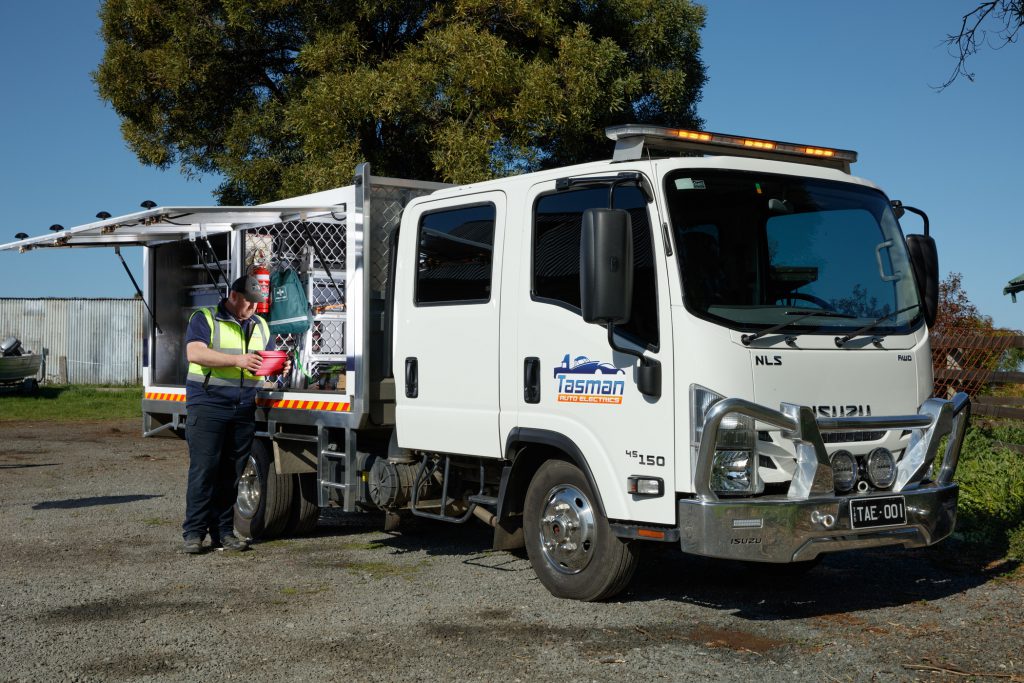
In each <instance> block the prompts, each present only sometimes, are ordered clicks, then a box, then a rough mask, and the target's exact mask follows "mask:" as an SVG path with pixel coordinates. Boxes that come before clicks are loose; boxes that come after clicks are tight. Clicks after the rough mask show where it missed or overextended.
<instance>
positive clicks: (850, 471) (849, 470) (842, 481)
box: [832, 451, 857, 493]
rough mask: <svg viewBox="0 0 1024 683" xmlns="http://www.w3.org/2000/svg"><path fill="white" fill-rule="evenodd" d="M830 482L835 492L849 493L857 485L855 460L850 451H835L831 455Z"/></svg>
mask: <svg viewBox="0 0 1024 683" xmlns="http://www.w3.org/2000/svg"><path fill="white" fill-rule="evenodd" d="M832 480H833V481H834V482H835V487H836V491H839V492H840V493H849V492H850V491H852V490H853V487H854V486H855V485H856V484H857V459H856V458H854V457H853V453H851V452H850V451H836V452H835V453H833V454H832Z"/></svg>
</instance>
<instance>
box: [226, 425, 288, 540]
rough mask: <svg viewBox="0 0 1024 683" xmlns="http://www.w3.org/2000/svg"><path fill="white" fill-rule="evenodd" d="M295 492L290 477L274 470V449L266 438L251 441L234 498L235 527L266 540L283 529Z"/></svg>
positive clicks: (244, 533) (243, 532) (253, 537)
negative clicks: (249, 452) (236, 495)
mask: <svg viewBox="0 0 1024 683" xmlns="http://www.w3.org/2000/svg"><path fill="white" fill-rule="evenodd" d="M294 495H295V482H294V476H293V475H291V474H278V473H277V471H276V470H275V469H274V450H273V447H272V446H271V444H270V442H269V441H268V440H267V439H256V440H254V441H253V444H252V454H251V455H250V456H249V459H248V462H247V463H246V465H245V469H244V470H243V471H242V478H241V479H240V480H239V482H238V498H237V499H236V500H235V530H236V531H238V533H239V534H240V535H242V536H244V537H245V538H252V539H255V540H269V539H272V538H277V537H278V536H280V535H281V533H282V532H283V531H284V530H285V526H286V525H287V524H288V517H289V514H290V513H291V508H292V500H293V498H294Z"/></svg>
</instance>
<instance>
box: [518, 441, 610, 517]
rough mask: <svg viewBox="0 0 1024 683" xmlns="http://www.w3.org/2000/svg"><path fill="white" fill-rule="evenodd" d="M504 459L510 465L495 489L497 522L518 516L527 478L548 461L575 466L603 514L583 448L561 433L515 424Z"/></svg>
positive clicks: (597, 491) (599, 496) (524, 496)
mask: <svg viewBox="0 0 1024 683" xmlns="http://www.w3.org/2000/svg"><path fill="white" fill-rule="evenodd" d="M505 458H506V460H507V461H509V462H510V463H511V464H510V465H508V466H506V471H505V473H504V474H503V476H502V481H501V487H500V490H499V492H498V522H499V523H501V524H508V523H509V522H510V520H512V519H514V518H517V519H521V516H522V514H523V507H524V502H525V500H526V490H527V488H528V487H529V486H530V481H531V480H532V479H533V476H534V475H535V474H536V473H537V470H538V469H540V466H541V465H543V464H544V463H545V462H547V461H548V460H565V461H566V462H570V463H572V464H573V465H575V466H576V467H578V468H579V470H580V471H581V472H583V476H584V477H586V479H587V484H589V486H590V490H591V492H592V493H593V496H594V504H595V505H596V506H597V509H598V510H599V511H600V512H601V514H602V515H605V516H606V517H607V515H606V513H605V507H604V501H603V500H602V499H601V491H600V489H599V488H598V487H597V482H596V480H595V479H594V473H593V472H592V471H591V469H590V465H589V464H588V463H587V459H586V457H584V455H583V451H582V450H581V449H580V447H579V446H577V445H576V443H575V442H574V441H573V440H572V439H570V438H569V437H568V436H566V435H565V434H561V433H559V432H554V431H550V430H547V429H534V428H529V427H516V428H514V429H512V430H511V431H510V432H509V435H508V438H507V439H506V440H505Z"/></svg>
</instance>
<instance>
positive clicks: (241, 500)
mask: <svg viewBox="0 0 1024 683" xmlns="http://www.w3.org/2000/svg"><path fill="white" fill-rule="evenodd" d="M235 503H236V505H238V512H239V513H240V514H241V515H242V516H243V517H245V518H246V519H249V518H251V517H253V516H255V514H256V510H258V509H259V507H260V475H259V472H258V471H257V469H256V460H254V459H253V457H252V456H251V455H250V456H249V461H248V462H247V463H246V464H245V469H244V470H242V478H241V479H239V480H238V499H237V500H236V501H235Z"/></svg>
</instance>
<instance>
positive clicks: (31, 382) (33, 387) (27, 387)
mask: <svg viewBox="0 0 1024 683" xmlns="http://www.w3.org/2000/svg"><path fill="white" fill-rule="evenodd" d="M38 391H39V380H37V379H36V378H35V377H29V378H27V379H25V381H24V382H22V383H21V393H23V394H25V395H26V396H35V395H36V393H38Z"/></svg>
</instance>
